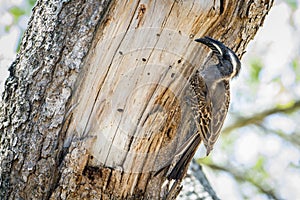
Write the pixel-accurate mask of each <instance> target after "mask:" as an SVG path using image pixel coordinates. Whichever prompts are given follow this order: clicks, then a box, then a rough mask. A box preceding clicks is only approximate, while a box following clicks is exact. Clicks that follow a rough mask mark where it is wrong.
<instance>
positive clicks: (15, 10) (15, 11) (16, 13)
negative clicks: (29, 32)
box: [9, 6, 26, 21]
mask: <svg viewBox="0 0 300 200" xmlns="http://www.w3.org/2000/svg"><path fill="white" fill-rule="evenodd" d="M9 12H10V13H11V14H12V16H13V17H14V19H15V21H18V19H19V18H20V17H21V16H22V15H24V14H25V13H26V12H25V10H23V9H21V8H20V7H17V6H14V7H12V8H10V9H9Z"/></svg>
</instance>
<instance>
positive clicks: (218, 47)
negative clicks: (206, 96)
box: [195, 36, 241, 79]
mask: <svg viewBox="0 0 300 200" xmlns="http://www.w3.org/2000/svg"><path fill="white" fill-rule="evenodd" d="M195 41H196V42H200V43H202V44H205V45H206V46H208V47H209V48H210V49H211V50H212V51H213V53H214V54H215V55H216V56H217V58H218V60H219V63H218V65H217V66H218V68H219V71H220V73H221V74H222V76H223V78H224V79H231V78H234V77H236V76H237V75H238V74H239V72H240V69H241V62H240V60H239V58H238V57H237V55H236V54H235V53H234V52H233V51H232V50H231V49H230V48H228V47H226V46H225V45H224V44H223V43H222V42H220V41H217V40H214V39H212V38H210V37H207V36H206V37H203V38H199V39H196V40H195Z"/></svg>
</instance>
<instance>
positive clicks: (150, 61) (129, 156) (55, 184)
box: [0, 0, 273, 199]
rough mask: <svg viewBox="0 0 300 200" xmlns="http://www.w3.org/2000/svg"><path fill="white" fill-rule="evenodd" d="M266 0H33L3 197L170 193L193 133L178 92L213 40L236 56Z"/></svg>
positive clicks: (9, 127)
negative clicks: (168, 171) (168, 172)
mask: <svg viewBox="0 0 300 200" xmlns="http://www.w3.org/2000/svg"><path fill="white" fill-rule="evenodd" d="M272 3H273V1H272V0H271V1H263V0H261V1H250V0H249V1H238V0H235V1H173V0H163V1H150V0H149V1H146V0H145V1H139V0H136V1H135V0H133V1H113V0H111V1H109V0H102V1H98V0H89V1H81V0H73V1H64V0H56V1H54V0H51V1H48V0H40V1H38V2H37V5H36V6H35V8H34V9H33V14H32V17H31V20H30V22H29V25H28V29H27V31H26V32H25V34H24V37H23V39H22V44H21V49H20V52H19V53H18V55H17V58H16V60H15V61H14V63H13V64H12V65H11V67H10V69H9V71H10V76H9V78H8V79H7V81H6V84H5V92H4V94H3V101H2V104H1V115H0V123H1V124H0V133H1V135H0V137H1V146H0V149H1V154H0V156H1V157H0V161H1V168H0V170H1V179H0V181H1V183H0V199H165V198H175V197H176V196H177V194H178V192H179V190H180V187H178V188H175V189H174V188H173V189H174V190H173V191H172V193H170V191H169V188H168V187H164V186H165V185H163V183H164V181H165V176H164V173H160V174H158V175H157V176H154V173H155V172H156V171H158V170H160V169H162V168H163V167H165V166H167V165H168V164H169V161H170V160H171V159H172V156H174V153H175V152H176V150H177V149H178V148H180V146H181V145H182V144H183V143H184V142H185V140H186V139H187V138H188V137H189V136H190V135H191V134H192V133H194V131H195V125H194V124H193V122H192V120H191V116H190V111H189V106H188V105H187V103H186V102H185V99H184V89H185V87H186V85H187V84H188V79H189V77H190V76H191V75H192V74H193V73H194V72H195V71H196V70H197V69H200V68H201V64H202V63H203V62H204V59H205V58H206V57H207V55H208V50H207V49H205V48H204V47H203V46H201V45H199V44H197V43H195V42H194V41H193V40H194V39H195V38H199V37H202V36H206V35H207V36H211V37H213V38H215V39H219V40H221V41H222V42H224V43H225V44H226V45H228V46H229V47H230V48H232V49H233V50H234V51H236V52H237V54H238V55H239V56H240V57H241V56H242V54H243V52H244V50H245V48H246V45H247V44H248V42H249V41H250V40H251V39H252V38H253V37H254V35H255V33H256V32H257V30H258V28H259V27H260V26H261V25H262V23H263V21H264V18H265V16H266V14H267V12H268V11H269V9H270V7H271V5H272Z"/></svg>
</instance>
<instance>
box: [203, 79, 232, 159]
mask: <svg viewBox="0 0 300 200" xmlns="http://www.w3.org/2000/svg"><path fill="white" fill-rule="evenodd" d="M229 87H230V86H229V81H226V80H224V81H221V82H219V83H218V84H217V85H216V88H215V89H214V91H213V94H212V95H211V100H212V110H211V111H212V121H211V135H210V137H209V138H208V147H209V149H210V151H211V150H212V148H213V145H214V144H215V142H216V141H217V139H218V137H219V135H220V132H221V128H222V126H223V124H224V120H225V118H226V115H227V112H228V107H229V103H230V88H229ZM208 153H209V152H208Z"/></svg>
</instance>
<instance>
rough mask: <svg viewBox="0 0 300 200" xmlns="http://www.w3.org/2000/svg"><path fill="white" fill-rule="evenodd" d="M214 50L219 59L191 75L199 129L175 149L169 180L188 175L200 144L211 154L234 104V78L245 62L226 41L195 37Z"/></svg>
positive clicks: (190, 88) (189, 91) (191, 102)
mask: <svg viewBox="0 0 300 200" xmlns="http://www.w3.org/2000/svg"><path fill="white" fill-rule="evenodd" d="M195 41H196V42H199V43H202V44H204V45H206V46H207V47H209V48H210V49H211V50H212V56H211V57H209V58H210V59H212V58H213V57H216V58H217V63H213V64H210V63H211V62H206V63H204V67H202V68H201V70H197V71H196V72H195V73H194V74H193V75H192V76H191V78H190V79H189V84H188V87H187V90H186V91H187V92H186V97H187V99H188V101H189V105H190V106H191V111H192V118H193V120H194V122H195V125H196V126H195V127H196V131H195V133H194V134H193V135H192V136H191V137H189V138H188V140H187V141H186V142H185V143H184V144H183V145H182V146H181V148H180V149H179V150H178V151H177V152H176V153H175V156H174V159H173V161H176V162H175V163H173V164H172V165H171V167H170V168H169V170H168V172H169V171H170V172H169V173H167V179H168V180H179V179H182V178H183V176H184V174H185V173H184V170H185V169H186V165H188V163H189V162H190V161H191V159H192V158H193V156H194V154H195V153H196V151H197V148H198V146H199V145H200V143H201V142H203V144H204V146H205V148H206V156H208V155H209V154H210V152H211V151H212V149H213V146H214V144H215V142H216V140H217V139H218V137H219V135H220V132H221V128H222V126H223V123H224V120H225V118H226V115H227V112H228V108H229V104H230V81H231V79H233V78H235V77H237V76H238V75H239V72H240V70H241V62H240V60H239V58H238V56H237V55H236V54H235V52H234V51H233V50H231V49H230V48H229V47H227V46H225V45H224V44H223V43H222V42H220V41H218V40H215V39H213V38H211V37H208V36H205V37H202V38H199V39H196V40H195Z"/></svg>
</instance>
